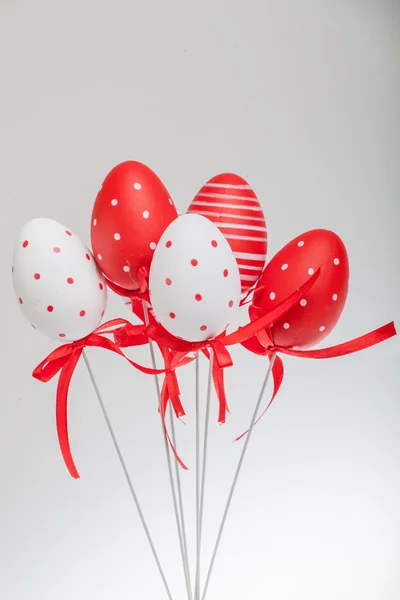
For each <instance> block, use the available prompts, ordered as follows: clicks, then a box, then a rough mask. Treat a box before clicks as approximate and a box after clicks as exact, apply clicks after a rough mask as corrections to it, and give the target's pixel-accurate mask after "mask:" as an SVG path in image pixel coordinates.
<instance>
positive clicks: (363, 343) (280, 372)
mask: <svg viewBox="0 0 400 600" xmlns="http://www.w3.org/2000/svg"><path fill="white" fill-rule="evenodd" d="M249 314H250V318H251V319H254V320H255V322H256V321H257V320H258V319H259V315H260V309H259V307H256V306H251V307H250V309H249ZM396 333H397V332H396V328H395V325H394V322H393V321H392V322H391V323H387V324H386V325H383V327H379V328H378V329H375V330H374V331H370V332H369V333H366V334H364V335H361V336H360V337H357V338H354V339H353V340H349V341H348V342H344V343H342V344H337V345H335V346H330V347H328V348H320V349H316V350H293V349H292V348H285V347H283V346H276V345H275V344H274V343H273V340H272V339H271V337H270V336H269V335H268V333H267V332H266V331H265V330H263V331H261V332H259V333H258V334H257V335H255V336H254V337H252V338H250V339H248V340H245V341H244V342H242V346H244V347H245V348H246V349H247V350H250V352H253V353H254V354H259V355H262V356H268V358H269V360H270V361H271V358H272V356H273V355H274V354H275V353H281V354H287V355H289V356H297V357H299V358H314V359H323V358H334V357H337V356H345V355H346V354H352V353H354V352H359V351H360V350H365V349H366V348H370V347H371V346H375V345H376V344H380V343H381V342H383V341H385V340H388V339H389V338H391V337H393V336H395V335H396ZM272 375H273V383H274V389H273V393H272V397H271V399H270V401H269V402H268V405H267V407H266V408H265V410H264V411H263V412H262V414H261V415H260V417H258V419H257V421H256V423H258V422H259V421H260V419H262V417H263V416H264V415H265V413H266V412H267V410H268V409H269V407H270V406H271V404H272V402H273V401H274V399H275V397H276V395H277V393H278V392H279V389H280V387H281V385H282V381H283V376H284V369H283V362H282V359H281V358H280V357H279V356H276V358H275V361H274V364H273V366H272ZM247 433H248V431H245V432H244V433H242V435H240V436H239V437H238V438H236V441H237V440H240V439H241V438H242V437H243V436H245V435H246V434H247Z"/></svg>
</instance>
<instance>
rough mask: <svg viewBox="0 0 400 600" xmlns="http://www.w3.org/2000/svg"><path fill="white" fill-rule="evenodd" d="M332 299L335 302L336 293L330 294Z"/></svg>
mask: <svg viewBox="0 0 400 600" xmlns="http://www.w3.org/2000/svg"><path fill="white" fill-rule="evenodd" d="M332 300H333V301H334V302H336V300H337V294H333V296H332Z"/></svg>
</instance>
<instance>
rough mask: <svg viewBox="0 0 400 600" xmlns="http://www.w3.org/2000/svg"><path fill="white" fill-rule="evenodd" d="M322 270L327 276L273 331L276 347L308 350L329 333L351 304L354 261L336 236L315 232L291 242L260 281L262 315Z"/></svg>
mask: <svg viewBox="0 0 400 600" xmlns="http://www.w3.org/2000/svg"><path fill="white" fill-rule="evenodd" d="M319 267H320V268H321V274H320V276H319V278H318V279H317V281H316V283H315V284H314V285H313V287H312V288H311V289H310V290H309V291H308V292H307V293H306V294H305V295H304V298H302V299H301V300H300V301H299V303H298V305H297V306H295V307H293V308H292V309H291V310H290V311H289V312H287V313H286V314H285V315H284V316H283V317H282V318H281V319H279V320H278V321H276V322H275V323H274V324H273V326H272V327H271V328H270V329H269V332H268V333H269V335H270V338H271V339H272V340H273V342H274V344H276V345H278V346H282V347H285V348H295V349H305V348H309V347H311V346H314V345H315V344H318V343H319V342H321V341H322V340H323V339H324V338H325V337H326V336H327V335H329V333H330V332H331V331H332V329H333V328H334V327H335V325H336V323H337V322H338V320H339V318H340V315H341V314H342V311H343V308H344V305H345V303H346V298H347V292H348V286H349V261H348V257H347V252H346V248H345V246H344V244H343V242H342V240H341V239H340V238H339V237H338V236H337V235H336V234H335V233H333V232H332V231H327V230H325V229H314V230H312V231H308V232H306V233H303V234H302V235H300V236H298V237H297V238H295V239H294V240H292V241H291V242H289V244H287V245H286V246H284V248H282V250H280V252H278V254H276V255H275V256H274V258H273V259H272V260H271V261H270V263H269V264H268V265H267V266H266V268H265V270H264V272H263V274H262V276H261V279H260V281H259V283H258V285H259V286H264V287H263V289H262V290H261V291H260V292H259V293H256V295H255V298H254V300H253V306H255V307H258V308H259V309H261V314H265V313H267V312H268V311H270V310H271V309H273V308H274V307H275V306H277V305H278V304H279V303H280V302H282V301H283V300H285V298H287V297H288V296H289V295H290V294H292V293H293V292H294V291H295V290H297V289H298V288H299V287H300V286H301V285H302V284H303V283H305V281H306V280H307V279H308V278H309V277H310V276H311V275H313V274H314V272H315V271H316V270H317V269H318V268H319ZM250 314H252V311H251V309H250ZM254 316H256V315H254Z"/></svg>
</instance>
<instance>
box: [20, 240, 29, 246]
mask: <svg viewBox="0 0 400 600" xmlns="http://www.w3.org/2000/svg"><path fill="white" fill-rule="evenodd" d="M28 244H29V242H28V240H25V241H24V243H23V244H22V247H23V248H26V247H27V246H28Z"/></svg>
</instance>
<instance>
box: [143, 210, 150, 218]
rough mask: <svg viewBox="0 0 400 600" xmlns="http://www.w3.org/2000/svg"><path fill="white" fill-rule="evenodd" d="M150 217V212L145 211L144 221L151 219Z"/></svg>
mask: <svg viewBox="0 0 400 600" xmlns="http://www.w3.org/2000/svg"><path fill="white" fill-rule="evenodd" d="M149 216H150V213H149V211H148V210H145V211H144V212H143V219H148V218H149Z"/></svg>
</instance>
